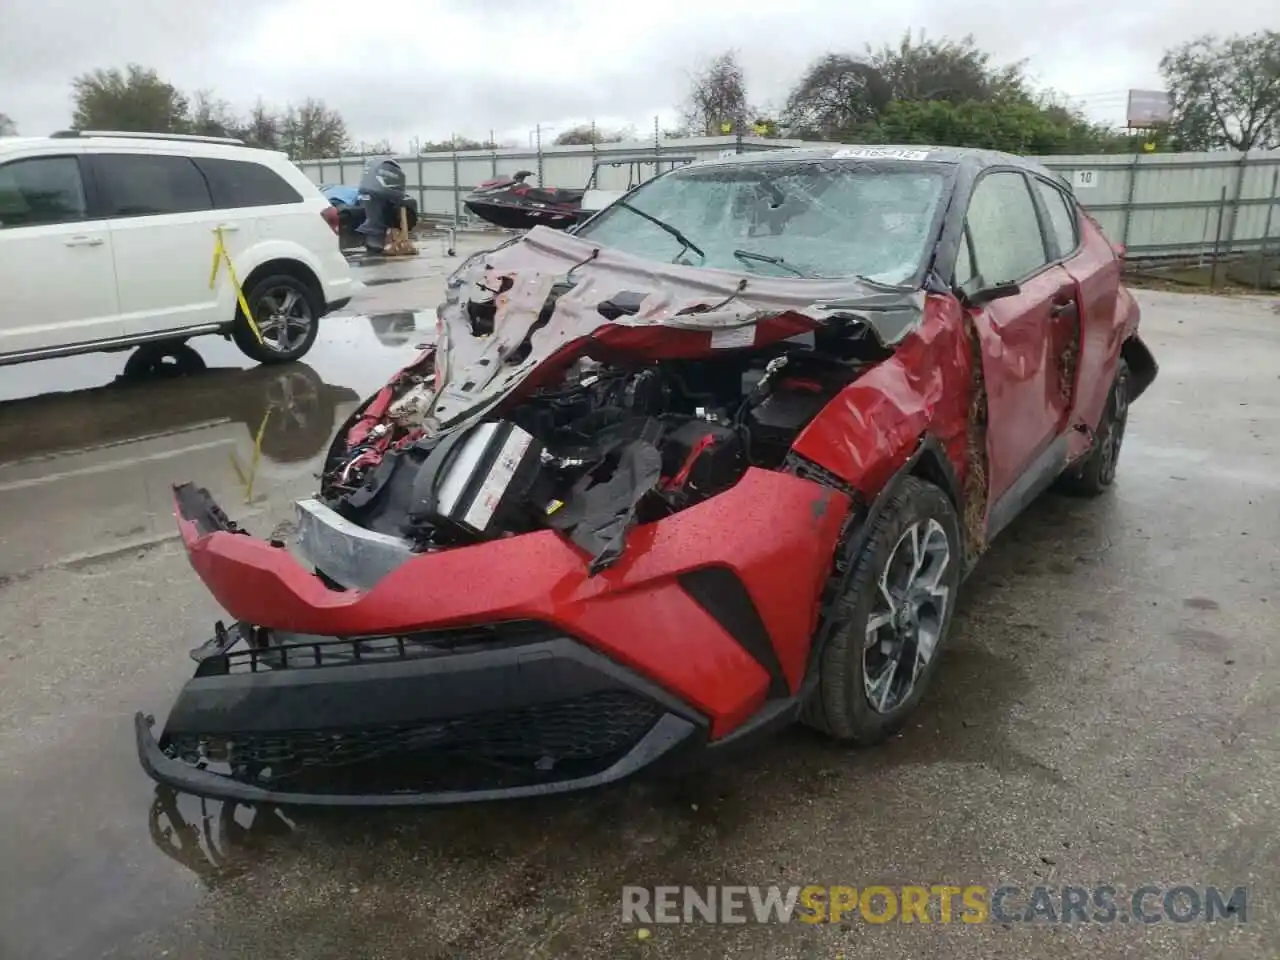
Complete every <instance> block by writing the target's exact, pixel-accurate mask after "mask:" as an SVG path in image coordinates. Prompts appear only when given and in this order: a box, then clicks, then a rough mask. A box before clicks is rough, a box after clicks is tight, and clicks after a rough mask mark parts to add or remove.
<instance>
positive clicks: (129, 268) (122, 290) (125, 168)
mask: <svg viewBox="0 0 1280 960" xmlns="http://www.w3.org/2000/svg"><path fill="white" fill-rule="evenodd" d="M87 156H88V159H89V162H90V165H91V167H92V170H93V177H94V182H95V185H96V187H97V192H98V200H99V203H100V204H101V212H102V215H103V216H105V217H106V218H107V223H108V225H109V226H110V228H111V242H112V247H113V251H114V255H115V268H116V289H117V291H118V297H119V301H120V313H121V320H122V322H123V324H124V328H125V333H126V334H129V335H133V336H139V335H147V336H155V335H157V334H162V333H165V332H167V331H174V332H175V333H177V332H181V331H190V330H191V329H193V328H204V329H205V330H206V331H207V332H211V331H212V329H213V328H215V327H216V326H217V324H218V322H219V320H220V319H221V320H223V321H224V322H225V321H226V320H229V319H230V318H220V317H219V316H218V298H217V293H216V292H215V291H214V290H212V289H210V287H209V267H210V264H211V263H212V260H213V249H214V234H213V226H214V223H215V220H216V215H215V214H214V212H213V198H212V196H211V195H210V192H209V185H208V184H207V183H206V182H205V178H204V175H203V174H202V173H201V172H200V170H199V168H198V167H197V166H196V165H195V163H194V162H193V161H192V159H191V158H190V157H188V156H184V155H182V154H175V153H163V152H160V151H148V150H142V149H138V150H136V151H135V150H129V151H123V150H118V149H117V150H109V151H96V150H95V151H93V152H90V153H89V154H88V155H87Z"/></svg>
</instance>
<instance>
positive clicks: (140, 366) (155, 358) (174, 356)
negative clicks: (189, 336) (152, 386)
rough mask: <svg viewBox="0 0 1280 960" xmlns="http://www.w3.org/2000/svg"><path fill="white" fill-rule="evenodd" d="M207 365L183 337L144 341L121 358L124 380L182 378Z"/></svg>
mask: <svg viewBox="0 0 1280 960" xmlns="http://www.w3.org/2000/svg"><path fill="white" fill-rule="evenodd" d="M206 369H207V365H206V364H205V362H204V357H202V356H200V354H198V353H197V352H196V351H195V350H193V349H192V348H191V347H189V346H188V345H187V344H186V342H185V341H183V340H174V341H169V342H161V343H146V344H143V345H142V346H140V347H138V349H137V350H135V351H134V352H133V353H132V354H130V355H129V359H128V360H126V361H125V364H124V373H123V374H122V375H121V376H122V377H123V379H125V380H158V379H161V378H171V377H186V376H190V375H192V374H196V373H204V372H205V370H206Z"/></svg>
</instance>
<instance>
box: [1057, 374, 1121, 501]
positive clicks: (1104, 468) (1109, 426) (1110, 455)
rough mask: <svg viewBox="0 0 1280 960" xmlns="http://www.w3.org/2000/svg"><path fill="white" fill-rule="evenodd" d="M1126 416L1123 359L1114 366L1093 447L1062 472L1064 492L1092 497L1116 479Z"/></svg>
mask: <svg viewBox="0 0 1280 960" xmlns="http://www.w3.org/2000/svg"><path fill="white" fill-rule="evenodd" d="M1128 419H1129V365H1128V364H1126V363H1125V362H1124V361H1123V360H1121V361H1120V365H1119V367H1118V368H1117V369H1116V379H1115V382H1114V383H1113V384H1112V385H1111V394H1110V396H1108V397H1107V406H1106V408H1105V409H1104V410H1103V412H1102V422H1101V423H1100V424H1098V429H1097V431H1096V432H1095V433H1094V438H1093V449H1092V450H1090V451H1089V453H1088V454H1087V455H1086V456H1085V457H1084V459H1083V460H1081V461H1080V462H1079V463H1077V464H1075V465H1074V466H1072V467H1070V468H1069V469H1068V470H1067V471H1066V472H1065V473H1064V474H1063V475H1062V482H1061V484H1060V486H1061V487H1062V488H1063V489H1064V490H1066V491H1067V492H1068V493H1075V494H1079V495H1081V496H1086V497H1096V496H1098V495H1099V494H1101V493H1103V492H1104V491H1105V490H1106V489H1107V488H1108V487H1110V486H1111V484H1112V483H1114V482H1115V479H1116V467H1117V465H1118V463H1119V460H1120V445H1121V444H1122V443H1123V442H1124V428H1125V424H1126V423H1127V422H1128Z"/></svg>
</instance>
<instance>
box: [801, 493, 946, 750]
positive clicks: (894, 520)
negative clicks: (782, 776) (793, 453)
mask: <svg viewBox="0 0 1280 960" xmlns="http://www.w3.org/2000/svg"><path fill="white" fill-rule="evenodd" d="M962 559H963V547H962V544H961V542H960V521H959V519H958V518H957V516H956V511H955V507H954V506H952V504H951V500H950V499H949V498H948V497H947V495H946V494H945V493H943V492H942V490H941V489H939V488H938V487H936V486H934V485H933V484H931V483H927V482H925V481H924V480H920V479H918V478H916V477H908V478H907V479H906V480H904V481H903V484H902V488H901V490H899V491H898V493H897V494H896V495H895V496H894V497H893V499H892V500H891V501H890V502H889V504H888V505H887V506H886V507H885V509H884V512H883V513H881V514H880V516H879V517H877V518H876V520H875V525H874V527H873V528H872V530H871V534H870V536H869V537H867V540H866V543H865V545H864V546H863V549H862V553H861V554H860V555H859V556H858V557H857V558H856V559H855V561H854V567H853V570H852V571H851V572H850V574H849V577H848V579H847V581H846V583H845V585H844V588H843V593H842V595H841V596H840V597H839V598H838V599H837V600H836V606H835V610H834V612H833V614H832V615H833V616H834V617H835V618H836V622H835V624H834V629H833V631H832V633H831V636H830V637H829V638H828V641H827V646H826V649H825V650H823V652H822V657H821V661H820V663H819V666H818V670H819V676H818V685H817V688H816V689H815V690H814V692H813V696H812V699H811V700H810V701H809V702H808V703H807V704H806V705H805V709H804V712H803V714H802V720H803V721H804V722H805V723H807V724H808V725H809V726H812V727H815V728H817V729H819V730H821V731H822V732H824V733H827V734H830V735H831V736H833V737H836V738H837V739H840V740H847V741H850V742H853V743H858V744H871V743H876V742H878V741H880V740H883V739H884V738H885V737H887V736H888V735H889V734H891V733H893V732H894V731H895V730H897V729H898V727H900V726H901V725H902V723H903V721H905V720H906V718H907V715H908V714H910V713H911V711H912V710H913V709H915V706H916V704H918V703H919V702H920V698H921V696H922V695H923V694H924V691H925V688H926V687H927V686H928V684H929V681H930V680H931V679H932V677H933V674H934V673H935V672H936V670H937V667H938V661H939V659H940V656H941V652H942V647H943V644H944V642H945V641H946V638H947V628H948V626H949V625H950V623H951V613H952V610H953V609H954V607H955V599H956V591H957V590H958V588H959V586H960V564H961V562H962Z"/></svg>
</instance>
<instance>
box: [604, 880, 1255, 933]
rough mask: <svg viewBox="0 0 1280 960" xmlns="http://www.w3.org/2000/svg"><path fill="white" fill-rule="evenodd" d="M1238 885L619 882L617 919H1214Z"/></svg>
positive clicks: (1242, 900)
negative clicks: (681, 884) (1131, 886)
mask: <svg viewBox="0 0 1280 960" xmlns="http://www.w3.org/2000/svg"><path fill="white" fill-rule="evenodd" d="M1247 906H1248V903H1247V894H1246V890H1245V888H1244V887H1234V888H1231V889H1229V890H1227V889H1220V888H1218V887H1213V886H1205V887H1194V886H1188V885H1177V886H1169V887H1163V886H1155V885H1150V884H1146V885H1143V886H1139V887H1136V888H1134V889H1132V890H1130V891H1125V890H1121V889H1119V888H1117V887H1114V886H1110V885H1106V884H1102V885H1098V886H1094V887H1078V886H1062V887H1047V886H1035V887H1026V888H1024V887H1017V886H1013V885H1010V884H1004V885H1001V886H998V887H987V886H983V885H977V884H972V885H968V886H950V885H943V884H935V885H932V886H915V885H907V886H899V887H888V886H868V887H853V886H816V885H810V886H804V887H799V886H793V887H780V886H767V887H766V886H711V887H675V886H671V887H633V886H628V887H623V888H622V922H623V923H639V924H664V923H857V922H862V923H1051V924H1052V923H1102V924H1108V923H1140V924H1144V923H1145V924H1151V923H1162V922H1167V923H1194V922H1201V923H1214V922H1217V921H1221V920H1232V921H1235V922H1238V923H1245V922H1246V921H1247V920H1248V911H1247Z"/></svg>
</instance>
